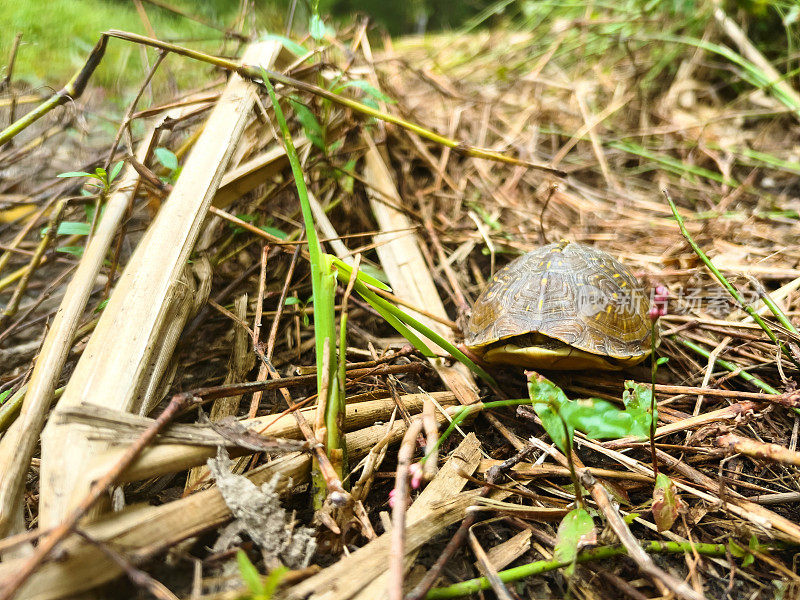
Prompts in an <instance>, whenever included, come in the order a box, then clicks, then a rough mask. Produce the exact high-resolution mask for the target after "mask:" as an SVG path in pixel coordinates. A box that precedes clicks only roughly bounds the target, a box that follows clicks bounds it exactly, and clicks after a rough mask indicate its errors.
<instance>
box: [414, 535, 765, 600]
mask: <svg viewBox="0 0 800 600" xmlns="http://www.w3.org/2000/svg"><path fill="white" fill-rule="evenodd" d="M642 547H643V548H644V550H645V551H646V552H649V553H651V554H683V553H690V552H696V553H697V554H701V555H703V556H726V554H727V552H728V547H727V546H726V545H725V544H697V543H691V542H659V541H652V542H645V543H643V544H642ZM760 550H761V549H760ZM763 550H769V549H768V548H763ZM627 553H628V551H627V550H626V549H625V547H624V546H602V547H600V548H594V549H592V550H586V551H584V552H580V553H578V556H577V558H576V559H575V562H576V563H587V562H592V561H597V560H607V559H609V558H615V557H617V556H625V555H626V554H627ZM572 563H573V561H571V560H567V561H558V560H537V561H535V562H532V563H528V564H526V565H521V566H519V567H514V568H511V569H506V570H505V571H499V572H498V573H497V574H498V576H499V577H500V581H502V582H503V583H509V582H513V581H519V580H520V579H525V578H526V577H533V576H534V575H541V574H542V573H548V572H551V571H555V570H557V569H561V568H563V567H567V566H569V565H571V564H572ZM490 587H491V584H490V583H489V580H488V579H486V578H485V577H477V578H475V579H470V580H468V581H462V582H461V583H456V584H454V585H450V586H447V587H441V588H434V589H432V590H431V591H430V592H428V595H427V596H426V597H425V598H426V600H445V599H449V598H459V597H461V596H468V595H469V594H475V593H477V592H480V591H481V590H488V589H489V588H490Z"/></svg>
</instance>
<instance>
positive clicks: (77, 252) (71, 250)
mask: <svg viewBox="0 0 800 600" xmlns="http://www.w3.org/2000/svg"><path fill="white" fill-rule="evenodd" d="M56 252H64V253H65V254H72V255H73V256H77V257H78V258H80V257H81V256H83V246H61V247H59V248H56Z"/></svg>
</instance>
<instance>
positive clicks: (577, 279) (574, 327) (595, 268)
mask: <svg viewBox="0 0 800 600" xmlns="http://www.w3.org/2000/svg"><path fill="white" fill-rule="evenodd" d="M649 306H650V302H649V298H648V295H647V294H645V293H644V291H643V290H642V289H641V287H640V286H639V283H638V282H637V280H636V278H635V277H634V276H633V274H632V273H631V272H630V271H629V270H628V268H627V267H625V266H624V265H622V264H621V263H620V262H619V261H618V260H616V259H615V258H614V257H612V256H611V255H609V254H607V253H605V252H603V251H601V250H597V249H595V248H592V247H590V246H586V245H583V244H577V243H575V242H568V241H561V242H558V243H555V244H548V245H547V246H543V247H541V248H539V249H537V250H534V251H533V252H529V253H528V254H525V255H523V256H520V257H519V258H517V259H515V260H513V261H511V262H510V263H509V264H508V265H507V266H505V267H503V269H501V270H500V271H498V272H497V273H495V275H494V277H492V279H491V281H490V282H489V285H488V286H487V287H486V289H485V290H484V291H483V293H482V294H481V295H480V296H479V297H478V299H477V301H476V302H475V306H474V307H473V310H472V315H471V317H470V319H469V323H468V325H467V332H466V340H465V343H466V346H467V347H468V348H469V349H470V350H471V351H472V352H474V353H475V354H477V355H478V356H480V357H482V358H483V360H484V361H485V362H487V363H489V364H509V365H519V366H524V367H528V368H534V369H536V368H539V369H556V370H579V369H589V368H595V369H606V370H619V369H622V368H624V367H626V366H630V365H635V364H637V363H639V362H641V361H643V360H644V359H645V358H646V357H647V355H648V354H650V332H651V328H650V320H649V318H648V315H647V311H648V309H649Z"/></svg>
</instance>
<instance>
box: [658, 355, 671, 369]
mask: <svg viewBox="0 0 800 600" xmlns="http://www.w3.org/2000/svg"><path fill="white" fill-rule="evenodd" d="M668 362H669V357H668V356H662V357H661V358H659V359H658V360H657V361H656V365H658V366H659V367H660V366H661V365H664V364H666V363H668Z"/></svg>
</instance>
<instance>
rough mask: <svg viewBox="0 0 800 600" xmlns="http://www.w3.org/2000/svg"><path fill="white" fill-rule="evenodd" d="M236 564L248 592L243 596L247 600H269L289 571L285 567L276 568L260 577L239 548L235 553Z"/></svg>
mask: <svg viewBox="0 0 800 600" xmlns="http://www.w3.org/2000/svg"><path fill="white" fill-rule="evenodd" d="M236 562H237V564H238V565H239V576H240V577H241V578H242V581H243V582H244V584H245V585H246V586H247V589H248V590H249V592H250V593H249V595H247V596H244V598H247V600H270V599H271V598H272V597H273V596H274V595H275V591H276V590H277V589H278V586H279V585H280V584H281V581H282V580H283V578H284V576H285V575H286V573H287V572H288V571H289V569H288V568H287V567H278V568H277V569H273V570H272V571H270V572H269V575H267V576H266V577H262V576H261V574H260V573H259V572H258V569H256V566H255V565H254V564H253V563H252V562H250V559H249V558H248V556H247V554H246V553H245V551H244V550H242V549H241V548H240V549H239V551H238V552H237V553H236Z"/></svg>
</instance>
